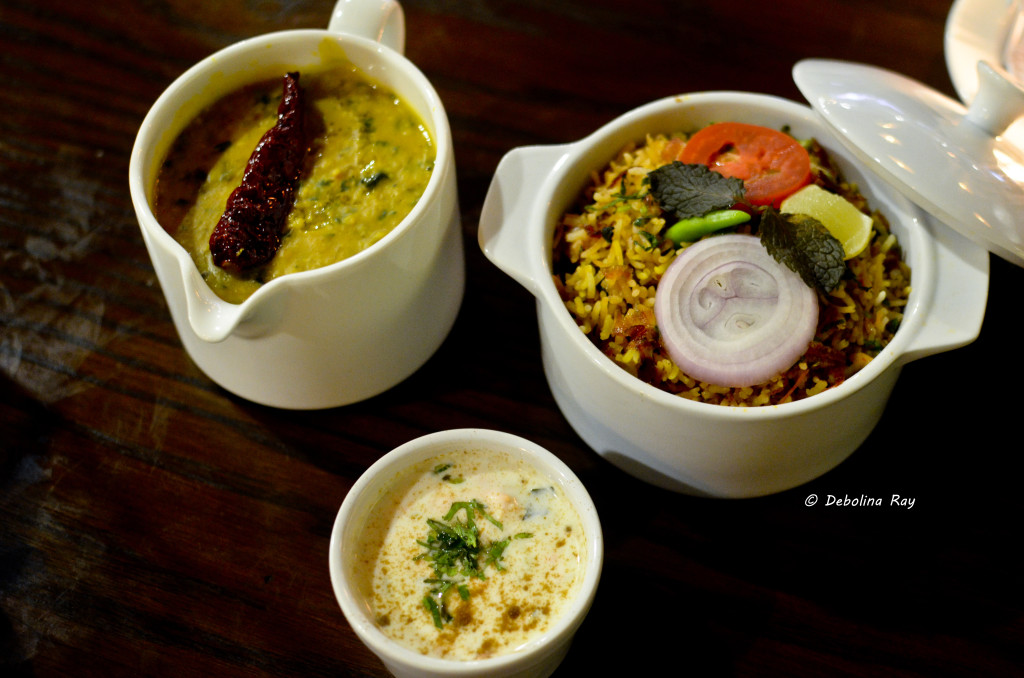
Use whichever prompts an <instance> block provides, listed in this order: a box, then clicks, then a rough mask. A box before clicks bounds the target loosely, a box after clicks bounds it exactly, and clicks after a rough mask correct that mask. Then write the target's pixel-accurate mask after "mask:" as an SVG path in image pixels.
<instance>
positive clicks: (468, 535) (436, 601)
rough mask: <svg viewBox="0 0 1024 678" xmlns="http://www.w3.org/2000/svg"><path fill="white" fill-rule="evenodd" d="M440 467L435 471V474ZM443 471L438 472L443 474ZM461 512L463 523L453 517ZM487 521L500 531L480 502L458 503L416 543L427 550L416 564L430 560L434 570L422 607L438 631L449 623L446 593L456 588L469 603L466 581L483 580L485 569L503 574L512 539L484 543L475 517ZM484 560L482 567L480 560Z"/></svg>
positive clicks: (431, 519)
mask: <svg viewBox="0 0 1024 678" xmlns="http://www.w3.org/2000/svg"><path fill="white" fill-rule="evenodd" d="M438 468H440V466H438V467H435V472H437V469H438ZM444 470H445V469H441V472H443V471H444ZM460 512H462V513H463V514H464V516H465V519H464V520H459V519H457V518H456V516H457V515H458V514H459V513H460ZM478 515H479V516H480V517H481V518H483V519H485V520H487V521H488V522H490V523H491V524H492V525H494V526H495V527H497V528H498V529H499V530H500V529H502V525H501V522H500V521H499V520H497V519H496V518H495V517H494V516H492V515H491V514H490V513H488V512H487V507H486V506H484V504H483V503H481V502H480V501H478V500H476V499H473V500H470V501H457V502H454V503H452V505H451V508H450V509H449V510H448V512H447V513H446V514H445V515H444V517H443V518H442V519H441V520H435V519H433V518H428V519H427V525H428V526H429V527H430V530H429V531H428V533H427V536H426V538H425V539H422V540H417V541H416V543H417V544H419V545H420V546H422V547H423V548H424V549H426V550H425V551H424V552H423V553H421V554H419V555H418V556H416V558H415V560H429V561H431V564H432V566H433V569H434V577H431V578H429V579H424V580H423V581H424V582H425V583H427V584H431V589H430V591H429V592H428V593H427V595H426V596H425V597H424V598H423V605H424V607H425V608H426V609H427V610H428V611H429V612H430V614H431V616H432V617H433V620H434V625H435V626H436V627H437V628H443V625H444V624H445V623H446V622H448V621H451V615H450V614H449V613H448V607H447V603H446V599H447V595H448V592H449V591H450V590H451V589H452V587H455V589H456V590H457V591H458V593H459V597H460V598H462V599H463V600H469V594H470V592H469V587H468V586H467V585H466V584H465V583H464V582H465V581H466V579H486V576H485V575H484V570H485V569H486V568H487V566H488V565H490V566H491V567H493V568H494V569H496V570H498V571H502V570H504V567H503V566H502V564H501V559H502V557H503V556H504V553H505V549H506V548H507V547H508V545H509V543H510V542H511V539H512V538H506V539H503V540H501V541H498V542H492V543H490V544H485V543H483V539H482V537H481V535H480V529H479V528H478V527H477V524H476V518H477V516H478ZM529 536H531V535H529V533H519V534H517V535H516V536H515V537H513V538H514V539H522V538H525V537H529ZM481 557H483V558H484V560H483V563H482V564H481V562H480V559H481Z"/></svg>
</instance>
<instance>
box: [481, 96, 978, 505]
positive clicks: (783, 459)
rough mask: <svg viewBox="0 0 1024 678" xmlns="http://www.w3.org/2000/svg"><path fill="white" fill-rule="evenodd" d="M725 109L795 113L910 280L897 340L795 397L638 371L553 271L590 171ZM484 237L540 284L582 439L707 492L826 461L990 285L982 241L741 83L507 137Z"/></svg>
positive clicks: (551, 380) (736, 492)
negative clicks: (868, 207) (540, 137)
mask: <svg viewBox="0 0 1024 678" xmlns="http://www.w3.org/2000/svg"><path fill="white" fill-rule="evenodd" d="M726 120H731V121H736V122H746V123H751V124H759V125H764V126H767V127H773V128H776V129H780V128H782V127H784V126H789V127H790V128H791V129H792V132H793V134H794V135H795V136H797V137H801V138H806V137H815V138H817V139H818V141H820V142H821V143H822V145H823V146H825V147H826V148H827V149H828V151H829V152H830V154H831V155H832V159H833V160H834V161H835V162H836V163H837V164H838V165H839V167H840V168H841V170H842V171H843V173H844V175H845V176H846V177H847V179H849V180H850V181H852V182H855V183H856V184H857V185H858V186H859V187H860V188H861V190H862V192H863V193H864V194H865V195H866V196H867V197H868V199H869V200H870V202H871V204H872V205H873V206H875V207H876V208H878V209H879V210H880V211H882V212H883V213H884V214H885V215H887V216H888V218H889V221H890V223H891V226H892V230H893V232H894V233H895V234H896V235H897V237H898V238H899V241H900V244H901V245H902V247H903V249H904V252H905V255H906V258H907V260H908V262H909V264H910V266H911V268H912V280H911V282H912V287H913V291H912V293H911V295H910V299H909V304H908V306H907V308H906V312H905V315H904V319H903V322H902V324H901V326H900V329H899V331H898V332H897V333H896V335H895V337H894V338H893V340H892V342H890V343H889V345H888V346H886V348H885V349H884V350H883V351H882V352H881V353H880V354H879V355H878V356H877V357H876V358H875V359H874V360H873V361H872V362H871V363H870V364H869V365H868V366H867V367H865V368H864V369H862V370H861V371H860V372H858V373H857V374H855V375H853V376H852V377H851V378H849V379H847V380H846V381H845V382H844V383H843V384H841V385H839V386H836V387H834V388H831V389H829V390H827V391H825V392H823V393H821V394H818V395H815V396H812V397H810V398H806V399H804V400H800V401H797V402H793V403H787V404H783V405H774V406H766V407H725V406H720V405H712V404H708V403H700V402H694V401H690V400H686V399H685V398H682V397H679V396H675V395H672V394H669V393H667V392H665V391H662V390H659V389H658V388H656V387H654V386H652V385H650V384H648V383H646V382H644V381H642V380H640V379H637V378H635V377H633V376H632V375H630V374H629V373H627V372H626V371H625V370H623V369H621V368H620V367H618V366H617V365H615V364H614V363H613V361H611V360H610V359H608V357H607V356H605V355H604V354H603V353H602V352H601V351H600V350H599V349H598V348H597V346H595V345H594V344H593V343H592V342H591V341H590V339H589V338H587V337H586V335H584V334H583V332H581V331H580V329H579V327H578V326H577V325H576V323H575V321H574V320H573V318H572V317H571V316H570V314H569V312H568V311H567V310H566V308H565V305H564V303H563V301H562V298H561V297H560V296H559V293H558V290H557V289H556V288H555V285H554V282H553V280H552V269H551V248H552V234H553V232H554V228H555V224H556V223H557V222H558V220H559V219H560V218H561V215H562V214H563V213H564V212H565V210H566V209H567V208H568V207H569V206H570V205H571V204H572V203H573V201H575V200H576V199H577V197H578V196H579V194H580V192H581V191H582V189H583V187H584V185H585V184H586V182H587V180H588V178H589V177H590V175H591V172H594V171H596V170H599V169H600V168H602V167H604V166H605V165H606V164H607V163H608V162H609V160H610V159H611V158H612V157H613V156H614V155H615V154H616V153H617V152H618V151H619V150H620V149H621V148H622V147H623V146H624V145H625V144H626V143H627V142H635V141H640V140H642V139H643V138H644V136H645V135H646V134H649V133H658V132H666V133H667V132H673V131H687V130H695V129H699V128H700V127H702V126H704V125H707V124H709V123H711V122H720V121H726ZM479 241H480V246H481V248H482V249H483V251H484V254H485V255H486V256H487V257H488V258H489V259H490V260H491V261H492V262H493V263H494V264H495V265H497V266H498V267H499V268H500V269H501V270H503V271H504V272H505V273H507V274H508V275H510V276H511V277H512V278H514V279H515V280H517V281H518V282H519V283H520V284H522V285H523V286H524V287H526V288H527V289H528V290H529V291H530V292H531V293H532V294H533V295H534V296H535V297H536V298H537V309H538V324H539V327H540V339H541V356H542V359H543V362H544V372H545V375H546V376H547V380H548V384H549V385H550V387H551V390H552V393H553V395H554V397H555V401H556V402H557V403H558V406H559V407H560V408H561V410H562V413H563V414H564V415H565V417H566V419H567V420H568V421H569V423H570V424H571V425H572V427H573V428H574V429H575V430H576V432H577V433H578V434H579V435H580V437H581V438H582V439H583V440H584V441H585V442H586V443H587V444H588V445H589V446H590V447H591V448H593V449H594V450H595V451H596V452H597V453H599V454H600V455H602V456H603V457H605V458H606V459H608V460H609V461H611V462H612V463H614V464H616V465H617V466H619V467H620V468H622V469H624V470H626V471H627V472H629V473H631V474H632V475H634V476H636V477H638V478H640V479H642V480H645V481H647V482H650V483H652V484H654V485H658V486H660V487H664V488H667V489H671V490H675V491H678V492H684V493H688V494H695V495H702V496H714V497H732V498H739V497H753V496H761V495H766V494H771V493H775V492H781V491H783V490H787V489H790V488H793V487H796V486H798V485H801V484H803V483H806V482H808V481H810V480H813V479H814V478H817V477H818V476H820V475H822V474H824V473H825V472H827V471H829V470H830V469H832V468H834V467H835V466H836V465H838V464H839V463H840V462H842V461H843V460H844V459H846V458H847V457H848V456H849V455H850V454H851V453H852V452H853V451H854V450H856V449H857V447H859V446H860V445H861V443H863V442H864V440H865V439H866V438H867V437H868V435H869V434H870V433H871V431H872V429H874V427H875V425H876V424H877V423H878V420H879V418H880V417H881V416H882V412H883V410H884V409H885V404H886V402H887V400H888V398H889V395H890V393H891V391H892V389H893V387H894V385H895V383H896V379H897V377H898V375H899V373H900V370H901V368H902V366H903V365H904V364H906V363H908V362H910V361H911V360H915V359H917V358H921V357H923V356H926V355H930V354H933V353H938V352H940V351H945V350H949V349H952V348H956V347H959V346H963V345H964V344H967V343H969V342H971V341H973V340H974V339H975V338H976V337H977V336H978V332H979V330H980V329H981V321H982V318H983V316H984V312H985V304H986V298H987V293H988V276H989V268H988V252H987V251H986V250H985V249H984V248H983V247H981V246H979V245H976V244H974V243H973V242H971V241H969V240H967V239H966V238H965V237H963V236H961V235H959V234H957V233H956V232H954V231H952V230H950V229H948V228H945V227H944V226H942V225H941V224H937V223H935V222H934V221H932V220H931V219H930V218H928V217H927V215H926V214H925V213H924V212H923V211H922V210H920V209H919V208H918V207H916V206H915V205H913V204H911V203H910V201H908V200H907V199H906V198H904V197H903V196H902V195H901V194H899V193H898V192H897V191H896V189H894V188H893V187H891V186H888V185H886V184H885V183H884V182H882V181H881V180H880V179H879V178H878V177H877V176H875V175H874V174H873V173H871V172H870V171H868V170H867V169H865V168H864V166H863V164H862V163H860V162H858V161H857V160H856V159H855V158H854V157H853V156H852V155H851V154H850V153H849V152H847V151H846V150H845V149H844V147H843V144H842V143H841V142H840V141H839V140H838V139H836V137H835V136H834V135H833V133H832V131H831V129H830V128H829V126H828V125H827V124H825V122H824V120H823V119H822V118H821V117H819V116H818V115H816V114H815V113H814V111H813V110H811V109H810V108H809V107H808V106H805V105H801V104H797V103H795V102H793V101H788V100H786V99H780V98H777V97H772V96H767V95H761V94H751V93H744V92H701V93H695V94H684V95H679V96H674V97H668V98H665V99H661V100H658V101H654V102H652V103H650V104H647V105H645V106H641V107H640V108H637V109H634V110H632V111H629V112H628V113H626V114H624V115H622V116H620V117H619V118H616V119H615V120H613V121H611V122H610V123H608V124H607V125H605V126H604V127H602V128H601V129H599V130H597V131H596V132H594V133H593V134H591V135H590V136H588V137H586V138H584V139H582V140H580V141H577V142H575V143H571V144H565V145H560V146H533V147H523V148H518V149H514V150H513V151H511V152H510V153H508V154H507V155H506V156H505V157H504V158H503V159H502V161H501V163H500V164H499V165H498V168H497V171H496V172H495V176H494V180H493V181H492V183H491V186H490V189H489V190H488V193H487V197H486V199H485V201H484V205H483V211H482V213H481V216H480V231H479Z"/></svg>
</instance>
